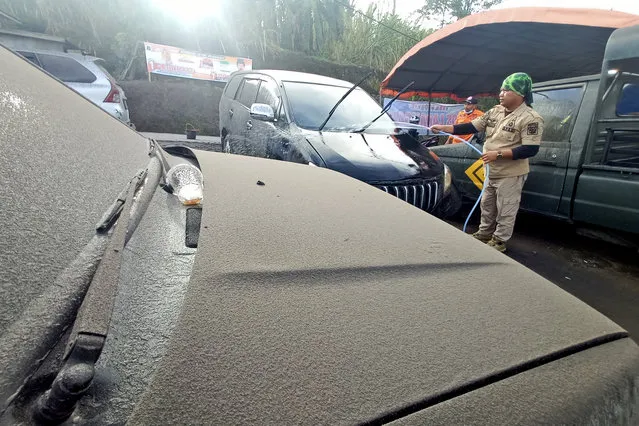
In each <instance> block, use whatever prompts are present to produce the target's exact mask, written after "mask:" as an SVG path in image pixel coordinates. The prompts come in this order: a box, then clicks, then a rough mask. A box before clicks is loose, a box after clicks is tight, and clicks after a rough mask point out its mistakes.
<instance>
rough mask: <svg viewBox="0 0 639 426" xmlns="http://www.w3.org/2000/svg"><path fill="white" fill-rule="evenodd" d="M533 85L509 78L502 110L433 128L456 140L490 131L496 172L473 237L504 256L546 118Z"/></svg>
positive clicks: (488, 148)
mask: <svg viewBox="0 0 639 426" xmlns="http://www.w3.org/2000/svg"><path fill="white" fill-rule="evenodd" d="M531 105H532V80H531V78H530V76H528V74H526V73H522V72H518V73H514V74H512V75H509V76H508V77H506V79H505V80H504V82H503V83H502V86H501V91H500V92H499V105H497V106H495V107H494V108H492V109H491V110H490V111H488V112H487V113H486V114H484V115H483V116H481V117H479V118H476V119H475V120H473V121H472V122H470V123H464V124H458V125H455V126H451V125H435V126H432V128H431V129H432V130H434V131H442V132H445V133H451V134H455V135H463V134H468V133H478V132H482V131H485V132H486V142H485V143H484V149H483V152H484V154H483V155H482V157H481V158H482V160H483V161H484V164H489V166H490V171H489V176H488V177H487V182H486V184H485V188H486V190H485V192H484V195H483V198H482V200H481V224H480V225H479V231H477V232H475V233H474V234H473V236H474V237H475V238H477V239H478V240H480V241H483V242H485V243H487V244H488V245H490V246H491V247H494V248H495V249H497V250H499V251H501V252H504V251H506V242H507V241H508V240H509V239H510V238H511V237H512V235H513V229H514V227H515V218H516V216H517V211H518V210H519V203H520V201H521V192H522V189H523V187H524V183H525V182H526V178H527V177H528V173H529V171H530V168H529V165H528V158H530V157H533V156H535V155H536V154H537V152H538V151H539V144H540V143H541V135H542V133H543V129H544V120H543V118H542V117H541V116H540V115H539V114H538V113H537V112H536V111H535V110H533V109H532V108H531Z"/></svg>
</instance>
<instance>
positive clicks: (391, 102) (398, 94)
mask: <svg viewBox="0 0 639 426" xmlns="http://www.w3.org/2000/svg"><path fill="white" fill-rule="evenodd" d="M413 84H415V82H414V81H411V82H410V83H408V84H407V85H406V86H404V88H403V89H402V90H400V91H399V92H398V93H397V94H396V95H395V97H394V98H393V99H391V100H390V102H388V103H387V104H386V106H385V107H384V108H382V112H380V113H379V115H378V116H377V117H375V118H374V119H372V120H371V121H369V122H368V123H367V124H366V125H365V126H364V127H362V128H361V129H357V130H355V131H354V133H362V132H363V131H364V130H366V129H368V128H369V127H370V126H372V125H373V123H375V122H376V121H377V120H379V118H380V117H381V116H382V115H384V114H386V113H387V112H388V110H389V109H390V107H391V105H393V102H395V100H396V99H397V98H399V97H400V96H401V95H402V93H404V92H405V91H407V90H408V88H409V87H411V86H412V85H413Z"/></svg>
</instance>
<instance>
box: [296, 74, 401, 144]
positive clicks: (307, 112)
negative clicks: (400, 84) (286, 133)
mask: <svg viewBox="0 0 639 426" xmlns="http://www.w3.org/2000/svg"><path fill="white" fill-rule="evenodd" d="M284 89H285V90H286V95H287V96H288V100H289V104H290V107H291V115H292V116H293V121H295V124H297V125H298V126H300V127H302V128H303V129H307V130H318V129H319V127H320V126H321V124H322V122H323V121H324V120H325V119H326V117H327V116H328V113H329V112H330V110H331V108H333V106H334V105H335V104H336V103H337V101H339V100H340V98H341V97H342V96H344V94H345V93H346V92H347V91H348V89H349V88H348V87H338V86H327V85H323V84H313V83H297V82H284ZM381 109H382V107H381V106H380V105H379V104H377V103H376V102H375V101H374V100H373V99H372V98H371V97H370V96H369V95H368V94H367V93H366V92H365V91H364V90H362V89H359V88H358V89H355V90H354V91H353V92H351V93H350V94H349V95H348V96H347V97H346V99H344V101H343V102H342V103H341V104H340V105H339V106H338V107H337V109H336V110H335V113H334V114H333V116H332V117H331V119H330V120H328V123H326V126H324V130H325V131H351V130H354V129H358V128H360V127H362V126H363V125H365V124H366V123H368V122H370V121H371V120H372V119H374V118H375V117H377V116H378V115H379V113H380V112H381ZM394 127H395V126H394V123H393V120H392V119H391V118H390V117H389V116H388V115H387V114H384V115H383V116H382V117H380V118H379V119H378V120H377V121H376V122H375V123H374V124H373V125H371V126H370V127H369V128H368V130H367V131H368V132H375V131H378V132H379V131H386V132H387V131H392V129H393V128H394Z"/></svg>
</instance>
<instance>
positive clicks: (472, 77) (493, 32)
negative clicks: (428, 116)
mask: <svg viewBox="0 0 639 426" xmlns="http://www.w3.org/2000/svg"><path fill="white" fill-rule="evenodd" d="M632 25H639V16H638V15H632V14H628V13H622V12H614V11H606V10H596V9H563V8H537V7H525V8H516V9H498V10H490V11H486V12H482V13H477V14H475V15H471V16H468V17H466V18H463V19H460V20H459V21H457V22H455V23H453V24H450V25H448V26H446V27H444V28H442V29H441V30H439V31H436V32H434V33H433V34H431V35H429V36H428V37H426V38H425V39H423V40H422V41H420V42H419V43H417V44H416V45H415V46H414V47H413V48H412V49H410V50H409V51H408V52H407V53H406V54H405V55H404V56H403V57H402V58H401V59H400V60H399V62H397V64H396V65H395V67H394V68H393V69H392V70H391V72H390V73H389V74H388V76H387V77H386V79H384V81H383V82H382V84H381V88H380V95H381V96H384V97H392V96H395V95H396V94H397V92H398V91H399V90H401V88H403V87H404V86H406V85H407V84H408V83H410V82H411V81H414V82H415V84H414V85H413V86H412V87H411V88H410V89H411V91H409V92H406V93H404V94H403V95H402V96H401V97H402V98H404V99H405V98H408V97H411V96H415V95H418V96H423V97H433V98H438V97H451V98H453V99H457V100H461V99H463V98H464V97H466V96H469V95H474V96H482V95H483V96H495V95H496V94H497V92H498V91H499V89H500V85H501V83H502V81H503V79H504V77H506V76H507V75H509V74H511V73H513V72H518V71H523V72H527V73H528V74H530V76H531V77H532V79H533V82H538V81H548V80H554V79H560V78H569V77H578V76H583V75H588V74H596V73H599V72H601V65H602V60H603V55H604V50H605V48H606V42H607V41H608V38H609V36H610V34H611V33H612V32H613V31H614V30H615V29H617V28H622V27H629V26H632Z"/></svg>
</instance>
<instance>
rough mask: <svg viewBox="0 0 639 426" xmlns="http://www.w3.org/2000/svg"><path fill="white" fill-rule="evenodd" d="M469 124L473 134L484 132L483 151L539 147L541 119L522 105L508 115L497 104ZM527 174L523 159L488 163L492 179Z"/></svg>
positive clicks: (527, 168) (526, 166)
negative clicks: (530, 146)
mask: <svg viewBox="0 0 639 426" xmlns="http://www.w3.org/2000/svg"><path fill="white" fill-rule="evenodd" d="M472 123H473V126H475V128H476V129H477V131H479V132H482V131H485V132H486V142H485V143H484V152H487V151H500V150H504V149H513V148H516V147H518V146H521V145H539V144H540V143H541V135H542V133H543V131H544V119H543V118H542V117H541V115H539V114H538V113H537V111H535V110H534V109H532V108H531V107H529V106H528V105H526V104H525V103H523V104H521V105H520V106H519V107H518V108H517V109H515V110H514V111H513V112H511V113H509V114H507V111H506V108H504V107H503V106H501V105H497V106H496V107H494V108H492V109H491V110H490V111H488V112H487V113H486V114H484V115H482V116H481V117H479V118H477V119H475V120H473V121H472ZM529 172H530V166H529V165H528V159H527V158H524V159H521V160H508V159H505V158H498V159H497V160H496V161H494V162H492V163H490V177H494V178H504V177H514V176H521V175H525V174H528V173H529Z"/></svg>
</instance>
